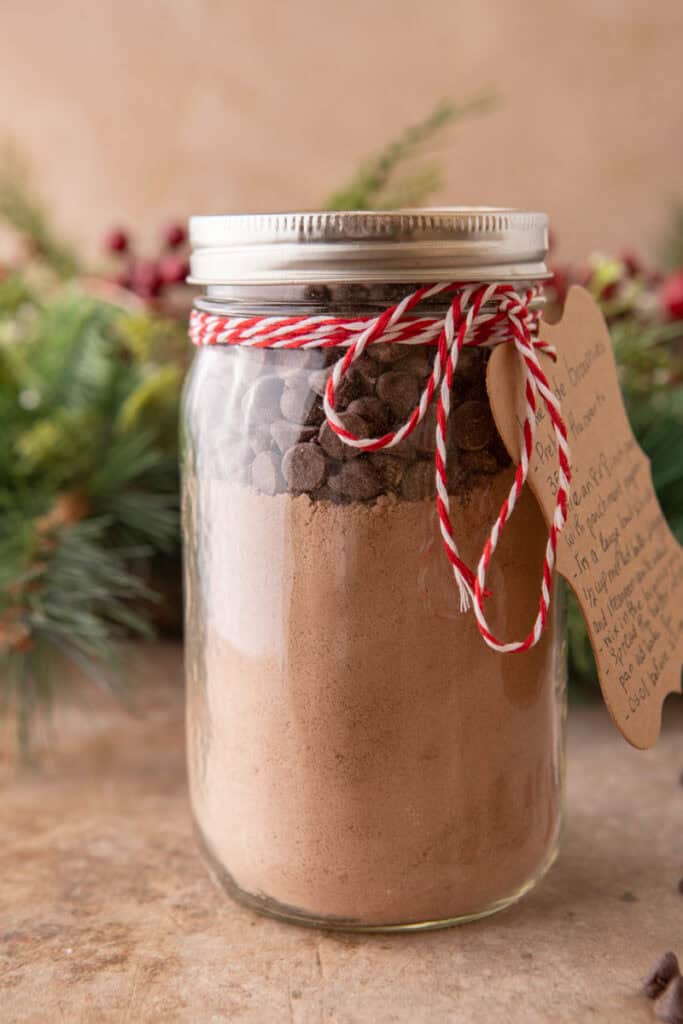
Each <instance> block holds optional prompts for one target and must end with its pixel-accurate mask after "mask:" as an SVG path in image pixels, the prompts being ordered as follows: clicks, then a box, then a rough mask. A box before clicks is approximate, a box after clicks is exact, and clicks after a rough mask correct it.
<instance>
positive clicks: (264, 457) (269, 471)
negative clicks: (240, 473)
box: [251, 452, 285, 494]
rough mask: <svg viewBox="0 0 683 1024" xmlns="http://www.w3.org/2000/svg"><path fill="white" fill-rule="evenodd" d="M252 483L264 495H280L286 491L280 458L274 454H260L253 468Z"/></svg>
mask: <svg viewBox="0 0 683 1024" xmlns="http://www.w3.org/2000/svg"><path fill="white" fill-rule="evenodd" d="M251 482H252V484H253V485H254V487H255V488H256V489H257V490H259V491H263V493H264V494H279V493H280V491H283V490H284V487H285V485H284V480H283V479H282V473H281V472H280V458H279V456H277V455H275V453H274V452H260V454H259V455H257V456H256V458H255V459H254V461H253V463H252V466H251Z"/></svg>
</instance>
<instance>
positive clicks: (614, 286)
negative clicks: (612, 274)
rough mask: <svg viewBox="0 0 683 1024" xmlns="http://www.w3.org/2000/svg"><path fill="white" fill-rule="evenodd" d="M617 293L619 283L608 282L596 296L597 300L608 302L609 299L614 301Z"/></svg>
mask: <svg viewBox="0 0 683 1024" xmlns="http://www.w3.org/2000/svg"><path fill="white" fill-rule="evenodd" d="M618 292H619V281H610V283H609V284H606V285H604V286H603V288H602V289H601V291H600V294H599V295H598V298H599V299H602V300H603V301H604V302H609V300H610V299H614V298H615V297H616V296H617V294H618Z"/></svg>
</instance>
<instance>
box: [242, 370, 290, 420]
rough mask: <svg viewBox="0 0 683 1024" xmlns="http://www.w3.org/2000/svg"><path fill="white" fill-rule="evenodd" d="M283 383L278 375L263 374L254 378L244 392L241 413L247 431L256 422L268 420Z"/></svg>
mask: <svg viewBox="0 0 683 1024" xmlns="http://www.w3.org/2000/svg"><path fill="white" fill-rule="evenodd" d="M282 388H283V383H282V381H281V380H280V378H279V377H271V376H270V375H268V376H263V377H259V378H258V380H255V381H254V383H253V384H251V385H250V386H249V387H248V388H247V390H246V391H245V393H244V397H243V399H242V414H243V416H244V425H245V427H246V428H247V431H250V430H251V429H252V427H254V426H256V424H258V423H263V422H264V421H265V422H269V421H270V420H272V419H273V413H274V411H275V410H276V409H277V407H278V405H279V403H280V398H281V395H282Z"/></svg>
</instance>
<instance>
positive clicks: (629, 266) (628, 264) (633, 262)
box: [619, 249, 643, 277]
mask: <svg viewBox="0 0 683 1024" xmlns="http://www.w3.org/2000/svg"><path fill="white" fill-rule="evenodd" d="M619 259H620V260H621V262H622V263H623V264H624V269H625V270H626V273H627V275H628V276H629V277H638V275H639V274H642V272H643V264H642V262H641V260H640V258H639V257H638V256H636V254H635V253H634V252H631V251H630V250H628V249H627V250H626V251H625V252H622V254H621V256H620V257H619Z"/></svg>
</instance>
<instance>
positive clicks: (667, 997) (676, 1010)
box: [655, 975, 683, 1024]
mask: <svg viewBox="0 0 683 1024" xmlns="http://www.w3.org/2000/svg"><path fill="white" fill-rule="evenodd" d="M655 1016H657V1017H658V1018H659V1020H663V1021H665V1022H666V1024H683V978H681V977H680V975H679V977H678V978H676V979H675V981H672V982H671V984H670V985H669V987H668V988H667V990H666V991H665V993H664V995H663V996H662V997H661V998H660V999H658V1000H657V1003H656V1005H655Z"/></svg>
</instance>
